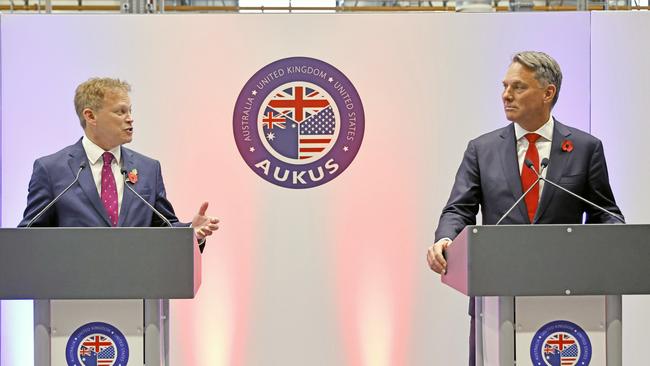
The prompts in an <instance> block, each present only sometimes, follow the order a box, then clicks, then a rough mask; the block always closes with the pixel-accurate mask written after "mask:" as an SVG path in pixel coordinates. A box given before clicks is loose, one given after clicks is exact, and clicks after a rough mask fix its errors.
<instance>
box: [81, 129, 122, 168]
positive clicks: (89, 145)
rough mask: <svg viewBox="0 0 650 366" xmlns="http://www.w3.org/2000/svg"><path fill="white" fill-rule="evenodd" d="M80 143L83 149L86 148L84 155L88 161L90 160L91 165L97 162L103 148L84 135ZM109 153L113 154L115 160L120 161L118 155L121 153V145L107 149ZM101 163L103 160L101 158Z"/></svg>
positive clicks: (102, 152)
mask: <svg viewBox="0 0 650 366" xmlns="http://www.w3.org/2000/svg"><path fill="white" fill-rule="evenodd" d="M81 144H82V145H83V147H84V150H86V156H87V157H88V161H89V162H90V164H91V165H95V164H97V162H98V161H99V159H100V158H101V157H102V154H104V149H102V148H101V147H99V146H97V144H95V143H94V142H92V141H91V140H90V139H89V138H88V136H86V135H84V137H83V138H82V139H81ZM109 152H110V153H111V154H113V157H114V158H115V161H116V162H118V164H119V162H120V157H121V155H122V154H121V153H122V149H121V146H116V147H114V148H112V149H111V150H109ZM102 163H103V160H102Z"/></svg>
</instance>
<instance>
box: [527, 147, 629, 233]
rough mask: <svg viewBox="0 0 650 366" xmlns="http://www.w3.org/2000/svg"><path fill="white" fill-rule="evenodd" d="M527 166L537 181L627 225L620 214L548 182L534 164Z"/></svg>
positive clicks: (545, 160) (545, 159)
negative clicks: (535, 175)
mask: <svg viewBox="0 0 650 366" xmlns="http://www.w3.org/2000/svg"><path fill="white" fill-rule="evenodd" d="M544 162H546V164H547V165H548V159H547V158H544V160H542V164H544ZM526 166H528V167H529V168H530V169H532V171H534V172H535V174H537V179H538V180H543V181H544V182H546V183H548V184H550V185H552V186H553V187H555V188H558V189H560V190H562V191H563V192H566V193H568V194H570V195H571V196H573V197H575V198H577V199H579V200H581V201H582V202H585V203H587V204H589V205H591V206H593V207H595V208H597V209H599V210H601V211H603V212H606V213H607V214H609V215H611V216H612V217H614V218H615V219H616V220H618V221H620V222H621V223H623V224H625V219H623V217H622V216H620V215H618V214H615V213H613V212H612V211H609V210H608V209H606V208H604V207H601V206H598V205H597V204H595V203H593V202H591V201H589V200H588V199H586V198H584V197H582V196H579V195H577V194H575V193H573V192H571V191H570V190H568V189H566V188H564V187H562V186H561V185H559V184H556V183H555V182H552V181H550V180H548V179H546V178H544V177H542V175H541V174H540V173H537V170H535V167H533V164H532V163H531V164H530V165H528V164H526Z"/></svg>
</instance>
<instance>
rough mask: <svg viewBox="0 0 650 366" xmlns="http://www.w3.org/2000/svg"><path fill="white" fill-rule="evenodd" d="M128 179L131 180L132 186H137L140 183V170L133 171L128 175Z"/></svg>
mask: <svg viewBox="0 0 650 366" xmlns="http://www.w3.org/2000/svg"><path fill="white" fill-rule="evenodd" d="M127 178H128V179H129V182H131V184H136V183H137V182H138V169H131V171H130V172H129V174H128V175H127Z"/></svg>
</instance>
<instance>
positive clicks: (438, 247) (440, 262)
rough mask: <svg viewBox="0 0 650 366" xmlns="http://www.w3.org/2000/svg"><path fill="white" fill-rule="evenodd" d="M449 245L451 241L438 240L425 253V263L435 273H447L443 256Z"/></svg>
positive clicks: (445, 239)
mask: <svg viewBox="0 0 650 366" xmlns="http://www.w3.org/2000/svg"><path fill="white" fill-rule="evenodd" d="M450 244H451V239H447V238H444V239H440V240H438V241H437V242H436V243H435V244H433V245H432V246H431V247H429V250H428V251H427V262H429V267H430V268H431V269H432V270H433V271H434V272H436V273H440V274H442V273H447V261H446V260H445V257H444V255H443V253H444V251H445V250H447V248H448V247H449V245H450Z"/></svg>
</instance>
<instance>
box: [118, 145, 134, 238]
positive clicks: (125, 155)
mask: <svg viewBox="0 0 650 366" xmlns="http://www.w3.org/2000/svg"><path fill="white" fill-rule="evenodd" d="M120 148H121V149H122V152H121V154H122V159H123V161H124V164H122V169H123V170H125V171H127V172H130V171H131V170H132V169H134V168H136V167H135V164H134V162H133V153H132V152H131V151H129V150H127V149H125V148H124V147H120ZM115 178H116V179H124V177H123V176H121V175H120V176H119V177H115ZM127 184H131V183H129V182H128V181H127V180H124V190H123V191H122V192H123V193H122V206H121V207H120V216H119V218H118V222H117V226H126V225H125V224H124V223H125V222H126V218H127V215H128V214H129V209H130V208H131V205H132V204H133V201H134V200H138V198H137V197H136V196H135V195H134V194H133V192H131V190H130V189H129V188H127V187H126V185H127ZM131 188H135V187H133V186H131Z"/></svg>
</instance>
